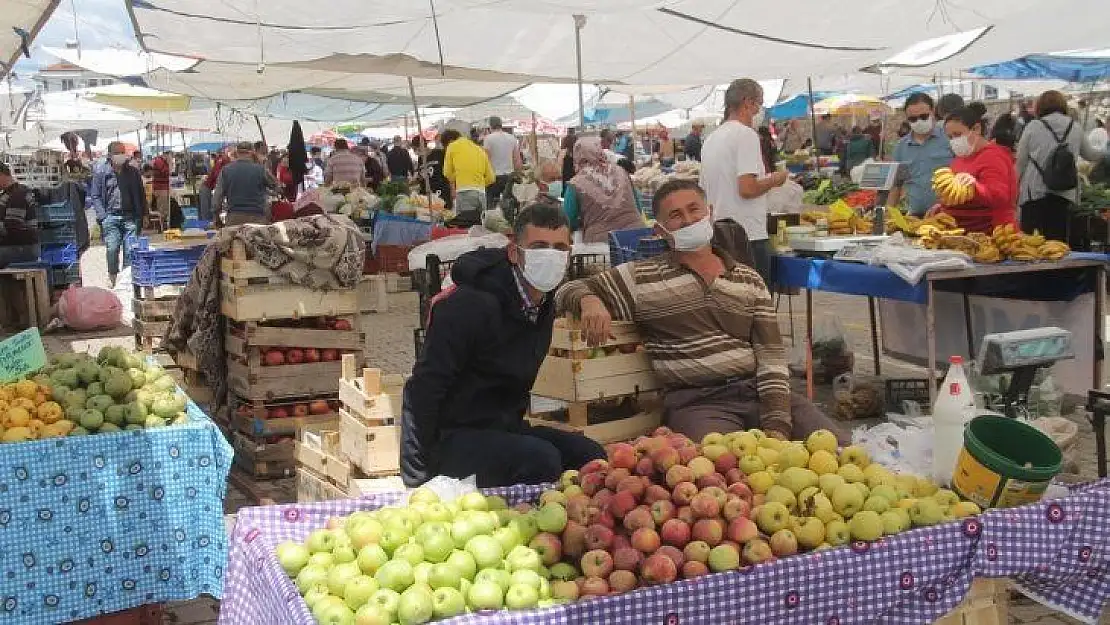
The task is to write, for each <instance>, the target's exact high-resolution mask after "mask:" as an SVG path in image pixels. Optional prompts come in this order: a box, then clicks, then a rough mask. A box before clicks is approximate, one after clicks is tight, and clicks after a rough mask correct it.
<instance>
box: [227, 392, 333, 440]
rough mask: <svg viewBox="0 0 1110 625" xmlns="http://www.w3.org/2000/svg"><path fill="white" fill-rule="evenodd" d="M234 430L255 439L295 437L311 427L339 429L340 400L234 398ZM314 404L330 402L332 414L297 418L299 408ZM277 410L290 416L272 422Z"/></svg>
mask: <svg viewBox="0 0 1110 625" xmlns="http://www.w3.org/2000/svg"><path fill="white" fill-rule="evenodd" d="M229 397H230V402H231V406H230V415H231V420H232V422H231V429H232V430H234V431H237V432H242V433H244V434H247V435H250V436H254V437H260V438H261V437H266V436H293V435H295V434H296V433H297V432H298V431H299V430H301V429H303V428H305V427H309V426H332V427H333V429H334V428H335V427H338V425H339V411H338V408H337V407H334V406H338V402H337V400H336V397H337V395H336V394H335V393H330V394H326V395H315V396H301V397H286V398H281V399H274V400H259V399H248V398H242V397H239V396H237V395H236V394H235V393H231V394H230V396H229ZM313 401H326V402H328V404H329V411H328V412H327V413H322V414H308V415H303V416H295V407H296V406H297V405H306V404H309V403H310V402H313ZM274 408H284V409H285V410H286V412H287V413H288V414H289V415H290V416H287V417H279V418H270V417H269V414H270V413H271V411H272V410H273V409H274Z"/></svg>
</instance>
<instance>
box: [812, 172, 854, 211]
mask: <svg viewBox="0 0 1110 625" xmlns="http://www.w3.org/2000/svg"><path fill="white" fill-rule="evenodd" d="M853 191H859V185H858V184H856V183H854V182H852V181H850V180H846V181H844V182H833V181H832V180H831V179H828V178H826V179H824V180H822V181H821V182H820V184H818V185H817V188H816V189H810V190H809V191H806V192H805V193H803V194H802V203H803V204H818V205H822V206H827V205H829V204H832V203H833V202H835V201H837V200H839V199H840V198H842V197H844V196H845V195H848V194H849V193H851V192H853Z"/></svg>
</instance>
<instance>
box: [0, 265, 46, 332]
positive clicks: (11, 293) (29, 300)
mask: <svg viewBox="0 0 1110 625" xmlns="http://www.w3.org/2000/svg"><path fill="white" fill-rule="evenodd" d="M46 274H47V272H46V270H45V269H0V325H4V326H8V328H9V329H11V328H17V329H20V330H24V329H27V328H34V327H38V328H45V327H46V325H47V324H48V323H50V317H51V314H52V310H51V306H50V289H49V288H48V286H47V282H48V280H47V277H46Z"/></svg>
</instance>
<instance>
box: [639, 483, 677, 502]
mask: <svg viewBox="0 0 1110 625" xmlns="http://www.w3.org/2000/svg"><path fill="white" fill-rule="evenodd" d="M670 500H671V491H669V490H667V489H666V488H663V487H662V486H659V485H658V484H652V485H651V486H648V487H647V490H645V491H644V503H646V504H648V505H649V506H650V505H651V504H653V503H655V502H657V501H670Z"/></svg>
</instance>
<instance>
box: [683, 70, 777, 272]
mask: <svg viewBox="0 0 1110 625" xmlns="http://www.w3.org/2000/svg"><path fill="white" fill-rule="evenodd" d="M725 116H726V117H727V118H728V119H727V120H726V121H725V123H723V124H721V125H720V126H719V127H718V128H717V129H716V130H714V131H713V132H711V133H709V137H708V138H706V140H705V145H703V146H702V149H701V187H702V188H703V189H705V195H706V197H707V198H708V201H709V204H710V205H712V206H713V211H714V217H715V218H716V219H732V220H733V221H735V222H736V223H738V224H740V225H741V226H743V227H744V232H746V233H747V235H748V240H750V241H751V247H752V256H753V257H754V260H755V269H756V271H758V272H759V275H760V276H762V277H763V280H764V281H765V282H771V280H770V275H771V245H770V243H769V241H768V236H767V192H768V191H770V190H771V189H774V188H775V187H780V186H782V185H783V183H785V182H786V180H787V178H788V177H789V176H790V174H789V173H787V172H785V171H777V172H772V173H770V174H769V173H768V171H767V164H766V162H765V161H764V158H763V148H762V143H761V139H760V136H759V133H758V132H757V131H756V128H758V127H759V124H760V122H761V121H762V119H761V118H762V116H763V87H760V86H759V83H758V82H756V81H754V80H752V79H750V78H742V79H740V80H734V81H733V82H732V84H730V85H729V86H728V90H727V91H725Z"/></svg>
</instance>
